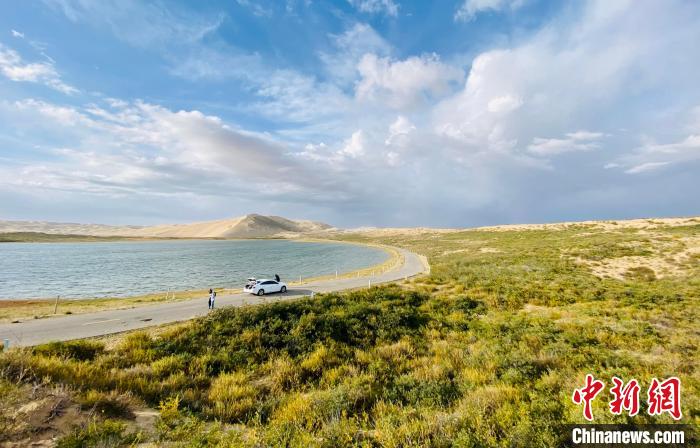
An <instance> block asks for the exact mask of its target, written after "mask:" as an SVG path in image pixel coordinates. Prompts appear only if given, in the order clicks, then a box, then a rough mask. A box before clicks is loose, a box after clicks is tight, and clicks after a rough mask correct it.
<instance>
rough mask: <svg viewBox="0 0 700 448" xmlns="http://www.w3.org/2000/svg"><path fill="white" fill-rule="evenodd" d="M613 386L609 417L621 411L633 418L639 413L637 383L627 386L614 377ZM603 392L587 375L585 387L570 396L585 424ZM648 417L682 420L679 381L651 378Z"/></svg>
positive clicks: (599, 383)
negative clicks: (665, 414)
mask: <svg viewBox="0 0 700 448" xmlns="http://www.w3.org/2000/svg"><path fill="white" fill-rule="evenodd" d="M612 382H613V386H612V387H611V388H610V394H611V395H612V396H613V399H612V400H610V403H609V408H610V413H611V414H614V415H620V414H622V413H623V412H624V411H627V414H628V415H629V416H630V417H634V416H635V415H637V414H638V413H639V391H640V389H641V387H640V385H639V382H638V381H637V380H636V379H634V378H632V379H631V380H630V381H629V382H628V383H627V384H625V382H624V381H623V380H621V379H620V378H618V377H616V376H614V377H613V378H612ZM604 388H605V383H603V382H602V381H599V380H596V379H595V378H594V377H593V375H591V374H590V373H589V374H587V375H586V384H585V385H584V386H583V387H582V388H580V389H574V393H573V395H572V396H571V399H572V400H573V402H574V404H578V405H581V404H583V416H584V417H585V418H586V420H588V421H592V420H593V409H592V407H591V402H592V401H593V400H594V399H595V397H596V396H598V394H599V393H600V392H601V391H602V390H603V389H604ZM647 395H648V397H649V401H648V402H649V409H648V410H647V412H648V413H649V415H661V414H664V413H666V412H668V414H669V415H670V416H671V417H673V418H674V419H675V420H680V419H681V417H682V416H683V414H682V412H681V380H680V379H678V378H676V377H675V376H673V377H671V378H668V379H666V380H664V381H662V382H660V381H659V380H657V379H656V378H653V379H652V381H651V385H650V386H649V390H648V391H647Z"/></svg>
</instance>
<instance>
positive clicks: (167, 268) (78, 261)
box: [0, 240, 388, 299]
mask: <svg viewBox="0 0 700 448" xmlns="http://www.w3.org/2000/svg"><path fill="white" fill-rule="evenodd" d="M387 257H388V255H387V253H386V252H384V251H383V250H381V249H377V248H371V247H365V246H359V245H353V244H342V243H316V242H313V243H311V242H295V241H286V240H250V241H202V240H178V241H146V242H132V241H128V242H99V243H0V299H21V298H50V297H56V296H57V295H60V296H61V297H64V298H97V297H128V296H135V295H142V294H148V293H155V292H163V291H168V290H171V291H184V290H193V289H207V288H210V287H216V288H222V287H223V288H239V287H242V285H243V283H244V281H245V279H246V278H247V277H250V276H255V277H258V278H262V277H272V276H274V274H279V275H280V277H281V278H282V281H285V280H286V281H293V280H298V279H299V276H300V275H301V276H302V277H314V276H319V275H326V274H335V271H336V269H337V270H338V271H339V272H340V273H342V272H348V271H352V270H355V269H360V268H364V267H368V266H371V265H374V264H378V263H382V262H383V261H385V260H386V259H387Z"/></svg>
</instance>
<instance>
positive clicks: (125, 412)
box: [78, 390, 134, 418]
mask: <svg viewBox="0 0 700 448" xmlns="http://www.w3.org/2000/svg"><path fill="white" fill-rule="evenodd" d="M78 402H79V403H80V407H81V408H83V409H89V410H92V411H94V412H96V413H98V414H100V415H103V416H105V417H110V418H133V416H134V414H133V412H132V411H131V397H129V396H128V395H120V394H118V393H117V392H115V391H111V392H108V393H105V392H100V391H96V390H90V391H88V392H87V393H86V394H85V395H83V396H82V397H81V398H79V400H78Z"/></svg>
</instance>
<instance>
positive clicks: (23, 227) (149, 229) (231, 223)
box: [0, 214, 333, 238]
mask: <svg viewBox="0 0 700 448" xmlns="http://www.w3.org/2000/svg"><path fill="white" fill-rule="evenodd" d="M332 228H333V227H332V226H330V225H328V224H324V223H321V222H315V221H303V220H292V219H287V218H282V217H281V216H263V215H257V214H250V215H245V216H242V217H240V218H231V219H222V220H218V221H206V222H197V223H192V224H164V225H158V226H108V225H102V224H75V223H55V222H41V221H0V233H13V232H36V233H43V234H62V235H66V234H70V235H90V236H126V237H146V238H268V237H281V236H297V235H300V234H306V233H313V232H321V231H324V230H328V229H332Z"/></svg>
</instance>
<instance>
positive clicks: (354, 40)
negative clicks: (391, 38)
mask: <svg viewBox="0 0 700 448" xmlns="http://www.w3.org/2000/svg"><path fill="white" fill-rule="evenodd" d="M330 38H331V42H332V43H333V51H330V52H321V53H320V54H319V57H320V59H321V61H323V63H324V66H325V69H326V71H327V72H328V73H329V74H330V75H331V76H332V78H333V80H334V81H335V82H336V83H339V84H341V85H347V84H351V83H353V82H354V81H355V80H356V79H357V77H358V71H357V65H358V63H359V62H360V60H361V59H362V57H363V56H364V55H365V54H368V53H372V54H376V55H379V56H387V55H389V54H390V53H391V45H390V44H389V43H388V42H387V41H386V40H384V38H383V37H382V36H380V35H379V33H377V32H376V31H375V30H374V28H372V27H371V26H369V25H367V24H364V23H356V24H354V25H353V26H351V27H349V28H348V29H347V30H345V31H344V32H343V33H341V34H338V35H330Z"/></svg>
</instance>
